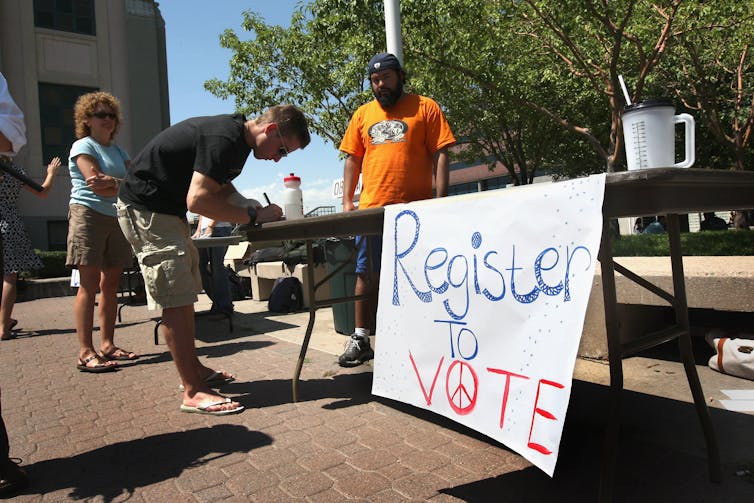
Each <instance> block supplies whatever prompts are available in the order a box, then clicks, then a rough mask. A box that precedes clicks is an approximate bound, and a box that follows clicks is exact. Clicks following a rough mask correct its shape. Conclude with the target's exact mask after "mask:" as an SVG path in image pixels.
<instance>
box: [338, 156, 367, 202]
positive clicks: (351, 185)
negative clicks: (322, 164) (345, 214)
mask: <svg viewBox="0 0 754 503" xmlns="http://www.w3.org/2000/svg"><path fill="white" fill-rule="evenodd" d="M363 160H364V159H363V157H356V156H354V155H349V156H348V157H346V163H345V165H344V166H343V211H353V210H355V209H356V206H354V204H353V195H354V193H355V192H356V184H358V183H359V175H360V174H361V162H362V161H363Z"/></svg>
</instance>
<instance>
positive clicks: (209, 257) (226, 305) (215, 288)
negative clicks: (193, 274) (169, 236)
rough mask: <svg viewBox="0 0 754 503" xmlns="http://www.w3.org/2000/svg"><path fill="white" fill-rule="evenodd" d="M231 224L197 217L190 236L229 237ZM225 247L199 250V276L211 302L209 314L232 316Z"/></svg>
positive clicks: (194, 237)
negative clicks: (194, 230)
mask: <svg viewBox="0 0 754 503" xmlns="http://www.w3.org/2000/svg"><path fill="white" fill-rule="evenodd" d="M231 230H232V224H230V223H228V222H218V221H216V220H212V219H211V218H209V217H203V216H201V215H199V221H198V223H197V226H196V232H194V235H193V236H191V237H192V238H193V239H197V238H217V237H226V236H230V232H231ZM227 251H228V247H227V246H212V247H210V248H200V249H199V274H200V275H201V277H202V288H203V289H204V293H206V294H207V296H208V297H209V298H210V300H211V301H212V308H211V309H210V314H218V315H223V316H228V317H229V316H232V315H233V302H232V301H231V296H230V281H229V280H228V274H227V273H226V272H225V264H224V260H225V252H227Z"/></svg>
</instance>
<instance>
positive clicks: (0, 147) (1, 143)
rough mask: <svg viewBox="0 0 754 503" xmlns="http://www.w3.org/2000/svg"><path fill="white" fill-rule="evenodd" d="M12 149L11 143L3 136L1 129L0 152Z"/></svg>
mask: <svg viewBox="0 0 754 503" xmlns="http://www.w3.org/2000/svg"><path fill="white" fill-rule="evenodd" d="M12 150H13V144H12V143H11V142H10V140H9V139H8V138H6V137H5V135H4V134H3V132H2V131H0V152H10V151H12Z"/></svg>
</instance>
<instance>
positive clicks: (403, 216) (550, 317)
mask: <svg viewBox="0 0 754 503" xmlns="http://www.w3.org/2000/svg"><path fill="white" fill-rule="evenodd" d="M604 186H605V176H604V175H596V176H591V177H588V178H582V179H577V180H572V181H567V182H559V183H551V184H537V185H530V186H525V187H517V188H515V189H504V190H497V191H489V192H481V193H477V194H469V195H465V196H456V197H452V198H446V199H433V200H428V201H419V202H415V203H410V204H402V205H392V206H388V207H386V208H385V224H384V231H383V236H384V238H383V239H384V241H383V249H382V272H381V275H380V293H379V304H378V306H379V307H378V312H377V334H378V336H377V339H376V348H375V352H376V354H375V364H374V382H373V388H372V392H373V393H374V394H376V395H379V396H383V397H386V398H391V399H395V400H399V401H402V402H406V403H409V404H412V405H415V406H417V407H421V408H424V409H427V410H430V411H433V412H436V413H438V414H442V415H443V416H446V417H449V418H451V419H453V420H455V421H458V422H459V423H462V424H464V425H466V426H469V427H471V428H473V429H475V430H477V431H479V432H481V433H484V434H485V435H488V436H490V437H492V438H494V439H495V440H498V441H499V442H501V443H503V444H505V445H507V446H508V447H510V448H512V449H514V450H515V451H516V452H518V453H519V454H521V455H522V456H524V457H525V458H526V459H528V460H529V461H531V462H532V463H533V464H535V465H536V466H538V467H539V468H541V469H542V470H543V471H545V472H546V473H547V474H549V475H550V476H552V474H553V472H554V470H555V464H556V462H557V456H558V448H559V444H560V437H561V434H562V431H563V423H564V421H565V414H566V410H567V408H568V401H569V397H570V391H571V380H572V377H573V367H574V365H575V360H576V353H577V351H578V345H579V339H580V338H581V331H582V328H583V324H584V315H585V313H586V306H587V301H588V299H589V292H590V290H591V287H592V280H593V275H594V268H595V264H596V263H597V252H598V249H599V243H600V236H601V229H602V200H603V195H604Z"/></svg>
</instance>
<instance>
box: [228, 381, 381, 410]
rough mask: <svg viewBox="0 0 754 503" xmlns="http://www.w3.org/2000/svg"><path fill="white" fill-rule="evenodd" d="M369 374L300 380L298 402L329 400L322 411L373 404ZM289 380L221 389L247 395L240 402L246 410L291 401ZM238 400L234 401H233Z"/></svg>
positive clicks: (234, 393)
mask: <svg viewBox="0 0 754 503" xmlns="http://www.w3.org/2000/svg"><path fill="white" fill-rule="evenodd" d="M371 383H372V373H371V372H360V373H351V374H338V375H335V376H334V377H332V378H322V379H302V380H301V381H299V384H298V399H299V402H308V401H315V400H322V399H333V400H335V402H333V403H329V404H327V405H325V406H324V407H323V408H325V409H337V408H344V407H350V406H353V405H360V404H364V403H368V402H371V401H373V400H374V399H375V398H376V397H374V396H373V395H371V394H370V392H369V391H370V390H371ZM292 386H293V385H292V381H291V379H269V380H256V381H249V382H240V381H234V382H231V383H228V384H226V385H225V386H223V387H222V388H221V391H222V392H223V393H228V394H231V395H240V396H248V397H249V402H250V403H248V404H247V403H246V401H245V400H240V401H241V402H242V403H244V405H245V406H246V407H249V408H256V409H259V408H262V407H273V406H276V405H283V404H288V403H291V402H292V401H293V388H292ZM237 399H238V398H237Z"/></svg>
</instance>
